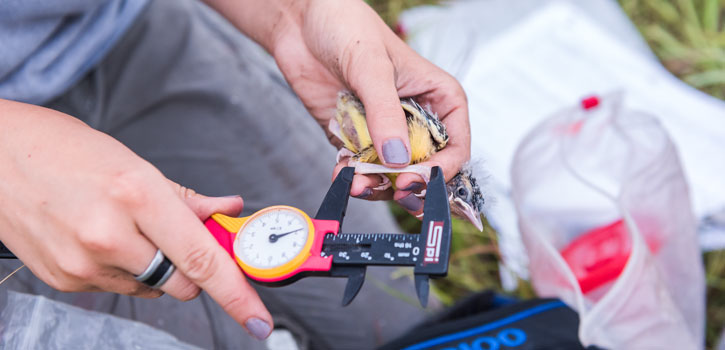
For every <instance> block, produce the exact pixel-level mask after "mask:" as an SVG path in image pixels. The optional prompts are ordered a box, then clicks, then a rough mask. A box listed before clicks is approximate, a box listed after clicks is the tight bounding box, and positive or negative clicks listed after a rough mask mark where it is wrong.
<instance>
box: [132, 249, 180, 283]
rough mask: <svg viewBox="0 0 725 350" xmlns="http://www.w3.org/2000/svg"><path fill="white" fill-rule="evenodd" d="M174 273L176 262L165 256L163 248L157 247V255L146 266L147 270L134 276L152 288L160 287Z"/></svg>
mask: <svg viewBox="0 0 725 350" xmlns="http://www.w3.org/2000/svg"><path fill="white" fill-rule="evenodd" d="M173 273H174V264H172V263H171V260H169V259H168V258H167V257H165V256H164V253H162V252H161V249H157V250H156V255H154V258H153V259H151V263H149V266H148V267H146V270H144V272H142V273H141V274H140V275H136V276H134V278H135V279H136V280H137V281H139V282H141V283H143V284H145V285H147V286H150V287H151V288H159V287H161V286H162V285H163V284H164V283H166V281H167V280H168V279H169V277H171V275H172V274H173Z"/></svg>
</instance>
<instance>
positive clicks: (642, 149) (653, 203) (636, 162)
mask: <svg viewBox="0 0 725 350" xmlns="http://www.w3.org/2000/svg"><path fill="white" fill-rule="evenodd" d="M622 100H623V96H622V94H620V93H615V94H611V95H608V96H606V97H604V98H601V99H599V98H596V97H594V98H589V99H586V100H584V101H582V104H581V105H580V106H576V107H572V108H570V109H567V110H564V111H562V112H560V113H558V114H557V115H554V116H553V117H550V118H548V119H547V120H545V121H544V122H543V123H542V124H540V125H539V126H538V127H536V128H535V129H534V130H533V131H532V132H531V133H529V134H528V135H527V137H526V138H525V139H524V141H523V142H522V143H521V144H520V145H519V147H518V149H517V151H516V154H515V156H514V161H513V165H512V184H513V190H512V192H513V193H512V195H513V199H514V202H515V205H516V210H517V213H518V216H519V227H520V229H521V233H522V236H523V240H524V244H525V246H526V249H527V252H528V255H529V259H530V266H529V269H530V271H531V279H532V282H533V285H534V288H535V289H536V291H537V292H538V293H539V295H541V296H544V297H559V298H561V299H562V300H564V301H565V302H566V303H567V304H569V305H570V306H572V307H573V308H574V309H575V310H577V312H578V313H579V317H580V320H581V323H580V326H579V338H580V340H581V341H582V343H583V344H585V345H597V346H600V347H605V348H609V349H637V350H642V349H698V348H702V347H703V344H704V341H703V336H704V307H705V306H704V305H705V291H704V286H705V285H704V271H703V266H702V261H701V255H700V251H699V249H698V246H697V242H696V237H695V229H696V220H695V218H694V216H693V213H692V208H691V205H690V199H689V193H688V188H687V184H686V182H685V178H684V175H683V172H682V168H681V166H680V162H679V159H678V155H677V152H676V149H675V147H674V145H673V143H672V141H671V140H670V138H669V136H668V135H667V133H666V132H665V130H664V129H663V128H662V126H661V125H660V123H659V122H658V121H657V120H656V119H655V118H653V117H651V116H648V115H646V114H644V113H639V112H635V111H631V110H628V109H626V108H624V107H623V106H622Z"/></svg>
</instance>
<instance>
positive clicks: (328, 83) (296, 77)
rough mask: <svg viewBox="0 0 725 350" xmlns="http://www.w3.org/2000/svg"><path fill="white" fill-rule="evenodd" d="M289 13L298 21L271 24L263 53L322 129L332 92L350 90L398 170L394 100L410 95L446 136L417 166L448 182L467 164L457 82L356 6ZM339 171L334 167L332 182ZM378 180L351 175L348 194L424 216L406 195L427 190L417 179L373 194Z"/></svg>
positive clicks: (403, 154) (401, 145)
mask: <svg viewBox="0 0 725 350" xmlns="http://www.w3.org/2000/svg"><path fill="white" fill-rule="evenodd" d="M295 8H297V9H298V10H297V11H298V13H299V15H298V16H292V18H293V19H296V21H291V23H287V24H286V25H278V26H277V28H278V32H277V33H275V36H274V38H275V40H274V43H273V45H271V46H270V47H269V50H270V51H271V52H272V54H273V55H274V57H275V59H276V61H277V63H278V65H279V67H280V69H281V70H282V72H283V73H284V75H285V77H286V78H287V81H288V82H289V83H290V85H291V86H292V88H293V89H294V90H295V92H296V93H297V94H298V95H299V97H300V98H301V100H302V102H303V103H304V104H305V106H306V107H307V109H308V110H309V111H310V113H311V114H312V115H313V116H314V117H315V118H316V119H317V121H318V122H319V123H320V125H321V126H323V127H324V128H325V130H327V124H328V123H329V120H330V118H332V117H333V115H334V111H335V104H336V100H337V95H338V92H339V91H341V90H343V89H347V90H350V91H352V92H353V93H354V94H355V95H357V96H358V97H359V98H360V100H361V101H362V102H363V104H364V106H365V110H366V114H367V124H368V129H369V131H370V136H371V137H372V140H373V144H374V145H375V149H376V151H377V153H378V155H379V156H381V158H382V160H383V162H384V164H385V165H386V166H389V167H403V166H405V165H407V164H408V162H409V161H410V141H409V140H408V132H407V126H406V122H405V116H404V113H403V110H402V109H401V107H400V100H399V97H411V96H412V97H415V98H416V100H417V102H419V103H420V104H421V105H423V106H426V105H429V106H430V108H431V109H432V111H433V112H435V113H437V115H438V116H439V118H440V119H441V121H442V122H443V124H445V126H446V129H447V131H448V133H449V136H450V140H449V143H448V145H447V146H446V148H444V149H443V150H441V151H440V152H438V153H436V154H435V155H433V156H432V157H431V158H430V159H429V160H428V161H426V162H424V163H421V165H424V166H428V167H432V166H436V165H437V166H441V168H442V169H443V172H444V174H445V177H446V180H450V178H451V177H453V176H454V175H455V174H456V173H457V172H458V170H459V169H460V168H461V166H462V165H463V163H464V162H466V161H467V160H468V159H469V158H470V127H469V122H468V108H467V101H466V96H465V94H464V92H463V89H462V88H461V86H460V84H459V83H458V82H457V81H456V80H455V79H454V78H453V77H452V76H450V75H449V74H447V73H445V72H443V71H442V70H441V69H440V68H438V67H436V66H435V65H433V64H432V63H430V62H429V61H427V60H425V59H424V58H422V57H421V56H419V55H418V54H417V53H415V52H414V51H413V50H412V49H411V48H410V47H409V46H407V45H406V44H405V43H404V42H403V41H402V40H400V39H399V38H398V37H397V36H396V35H395V34H394V33H393V32H392V31H391V30H390V29H389V28H388V27H387V26H386V25H385V23H384V22H383V21H382V20H381V19H380V17H378V15H377V14H376V13H375V12H374V11H373V10H372V9H371V8H370V7H369V6H367V5H366V4H365V3H364V2H362V1H356V0H347V1H341V0H313V1H309V2H303V4H299V3H297V5H296V7H295ZM328 136H330V135H329V132H328ZM338 146H339V144H338ZM345 165H346V162H341V163H340V164H338V166H337V167H336V169H335V173H334V174H333V177H334V176H336V175H337V173H338V172H339V170H340V169H341V168H342V167H343V166H345ZM379 182H380V179H379V177H378V176H363V175H356V176H355V180H354V182H353V186H352V189H351V194H352V195H354V196H361V195H365V194H369V195H368V196H367V199H390V198H391V196H392V198H393V199H395V200H398V202H399V203H400V204H402V205H403V207H404V208H406V209H407V210H408V211H409V212H411V213H413V214H420V213H421V212H422V208H423V202H422V201H421V200H420V199H418V198H417V197H415V196H414V195H412V194H411V190H413V191H420V190H422V189H423V188H424V187H425V186H424V185H425V184H424V181H423V179H422V178H420V176H418V175H416V174H412V173H406V174H402V175H400V176H399V177H398V178H397V179H396V183H395V185H396V188H397V189H398V190H397V191H395V193H393V192H392V190H388V191H385V192H378V191H371V190H372V188H373V187H375V186H377V185H378V184H379Z"/></svg>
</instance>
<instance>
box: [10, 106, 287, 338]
mask: <svg viewBox="0 0 725 350" xmlns="http://www.w3.org/2000/svg"><path fill="white" fill-rule="evenodd" d="M0 179H1V181H0V240H2V242H3V243H5V245H6V246H7V247H8V248H9V249H10V250H11V251H12V252H13V253H14V254H15V255H16V256H17V257H18V258H19V259H20V260H22V261H23V262H24V263H25V265H27V266H28V268H30V270H31V271H32V272H33V274H35V275H36V276H37V277H38V278H40V279H41V280H43V281H44V282H45V283H47V284H48V285H50V286H51V287H53V288H55V289H58V290H60V291H66V292H76V291H109V292H115V293H121V294H127V295H134V296H140V297H158V296H160V295H161V294H163V293H162V291H163V292H166V293H168V294H169V295H171V296H173V297H175V298H177V299H180V300H190V299H193V298H195V297H196V296H197V295H198V294H199V292H200V288H201V289H204V290H205V291H207V292H208V293H209V295H210V296H211V297H212V298H213V299H214V300H216V301H217V302H218V303H219V304H220V305H221V306H222V307H223V308H224V310H225V311H226V312H227V313H228V314H229V315H231V316H232V317H233V318H234V319H235V320H236V321H237V322H239V323H240V324H241V325H244V326H245V327H247V326H248V325H252V327H250V328H252V329H248V330H249V331H250V332H251V333H253V334H252V335H253V336H255V337H257V338H264V337H266V336H267V335H268V333H269V331H271V329H272V324H273V323H272V317H271V315H270V314H269V312H268V311H267V309H266V308H265V306H264V304H263V303H262V301H261V300H260V298H259V296H258V295H257V293H256V292H255V290H254V289H253V288H252V287H251V286H250V285H249V284H248V283H247V282H246V280H245V279H244V276H243V274H242V272H241V271H240V270H239V268H238V266H237V265H236V263H235V262H234V261H233V259H231V258H230V257H229V255H228V253H227V252H226V251H224V249H222V248H221V246H220V245H219V244H218V243H217V242H216V240H215V239H214V238H213V237H212V235H211V234H209V232H208V231H207V230H206V228H205V227H204V225H203V223H202V221H201V220H203V219H205V218H207V217H208V216H209V215H211V214H212V213H215V212H219V213H223V214H227V215H238V214H239V213H240V212H241V210H242V206H243V201H242V199H241V197H229V198H209V197H204V196H201V195H198V194H195V193H194V192H193V191H191V190H187V189H185V188H184V187H181V186H179V185H177V184H175V183H173V182H171V181H170V180H168V179H166V178H165V177H164V176H163V175H162V174H161V172H159V171H158V170H157V169H156V168H154V167H153V166H152V165H151V164H149V163H148V162H146V161H144V160H143V159H141V158H140V157H138V156H137V155H136V154H134V153H133V152H132V151H131V150H129V149H128V148H126V147H125V146H124V145H122V144H121V143H119V142H118V141H116V140H114V139H113V138H111V137H110V136H108V135H106V134H103V133H101V132H98V131H96V130H94V129H92V128H90V127H88V126H87V125H86V124H84V123H82V122H80V121H79V120H77V119H75V118H73V117H70V116H68V115H65V114H62V113H59V112H56V111H52V110H49V109H45V108H41V107H36V106H31V105H26V104H22V103H17V102H12V101H6V100H0ZM157 249H161V251H162V252H163V253H164V254H165V255H166V256H167V257H168V258H169V259H170V260H171V261H172V262H173V263H174V265H175V266H176V268H177V269H176V271H175V272H174V274H173V275H172V277H171V278H170V279H169V280H168V281H167V282H166V283H165V284H164V285H163V286H162V287H161V290H155V289H151V288H149V287H147V286H145V285H143V284H141V283H139V282H137V281H136V280H135V279H134V278H133V276H134V275H137V274H140V273H141V272H143V270H144V269H145V268H146V266H148V264H149V263H150V262H151V259H152V258H153V256H154V254H155V252H156V250H157ZM252 319H257V320H261V322H263V323H266V325H268V327H265V326H264V325H263V323H260V322H259V321H252V323H248V321H250V320H252ZM260 325H261V326H260ZM265 333H266V334H265Z"/></svg>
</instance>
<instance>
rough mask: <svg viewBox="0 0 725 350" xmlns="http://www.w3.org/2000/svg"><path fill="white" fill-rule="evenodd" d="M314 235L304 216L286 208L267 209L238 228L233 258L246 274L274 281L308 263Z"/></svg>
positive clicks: (298, 211)
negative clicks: (261, 274) (305, 262)
mask: <svg viewBox="0 0 725 350" xmlns="http://www.w3.org/2000/svg"><path fill="white" fill-rule="evenodd" d="M313 234H314V230H313V227H312V222H311V220H310V219H309V217H308V216H307V215H306V214H305V213H304V212H302V211H300V210H299V209H296V208H293V207H288V206H276V207H269V208H266V209H263V210H261V211H259V212H257V213H255V214H254V215H252V216H250V217H249V219H248V220H247V221H246V222H245V223H244V225H243V226H242V227H241V229H240V230H239V234H237V238H236V240H235V242H234V254H235V255H236V256H237V259H238V261H239V262H240V265H241V266H242V268H243V269H244V270H245V272H247V273H251V274H253V275H254V274H255V272H256V273H263V274H264V276H263V277H267V278H269V277H276V275H283V274H285V273H288V272H290V271H291V270H294V269H295V268H297V267H298V266H299V265H301V264H302V263H303V262H304V260H305V259H307V257H308V256H309V254H310V253H309V247H310V245H311V242H312V236H313ZM245 267H246V268H245ZM270 274H271V275H270Z"/></svg>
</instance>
